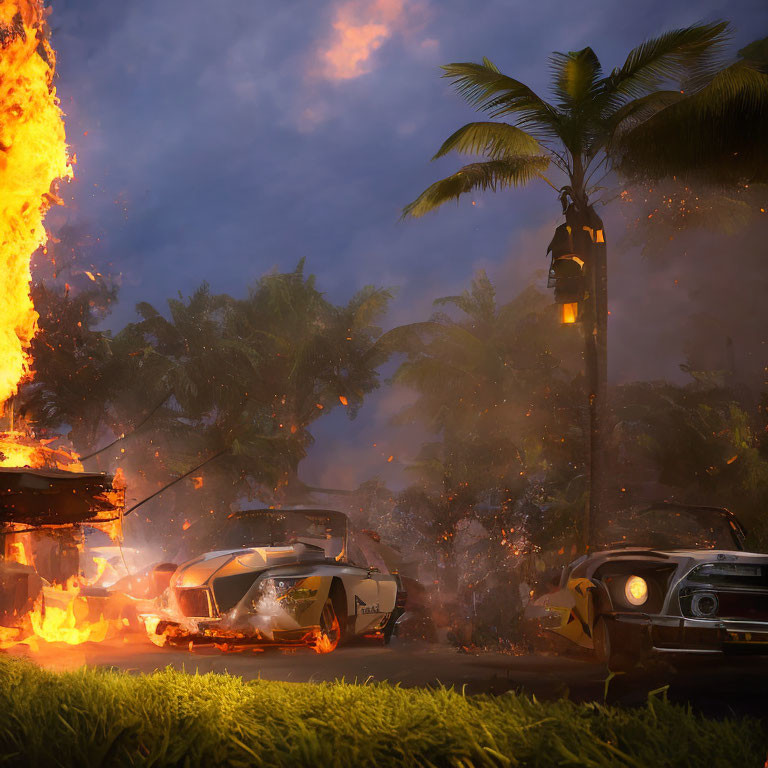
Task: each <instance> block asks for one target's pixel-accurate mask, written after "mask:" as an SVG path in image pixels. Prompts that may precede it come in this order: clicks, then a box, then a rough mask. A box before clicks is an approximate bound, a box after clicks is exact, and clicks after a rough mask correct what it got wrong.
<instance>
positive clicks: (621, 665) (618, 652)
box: [592, 616, 635, 672]
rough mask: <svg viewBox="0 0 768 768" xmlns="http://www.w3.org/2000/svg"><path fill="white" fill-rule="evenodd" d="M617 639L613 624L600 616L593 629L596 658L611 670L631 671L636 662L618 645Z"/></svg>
mask: <svg viewBox="0 0 768 768" xmlns="http://www.w3.org/2000/svg"><path fill="white" fill-rule="evenodd" d="M616 640H617V638H616V631H615V629H614V626H613V624H612V623H611V622H610V621H607V620H606V618H605V617H604V616H598V617H597V621H595V625H594V627H593V629H592V642H593V644H594V649H595V658H596V659H597V661H598V662H599V663H600V664H603V665H605V666H606V667H607V668H608V670H609V671H610V672H629V671H630V670H632V669H634V667H635V662H634V661H633V660H632V658H631V655H629V654H627V653H626V652H625V651H624V649H620V648H619V647H617V642H616Z"/></svg>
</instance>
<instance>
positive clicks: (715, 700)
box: [9, 638, 768, 717]
mask: <svg viewBox="0 0 768 768" xmlns="http://www.w3.org/2000/svg"><path fill="white" fill-rule="evenodd" d="M9 653H12V654H13V655H16V656H26V657H29V658H32V659H34V660H35V661H36V662H37V663H39V664H41V665H43V666H45V667H48V668H51V669H57V670H63V669H74V668H78V667H80V666H82V665H84V664H85V665H88V666H94V667H115V668H118V669H122V670H126V671H129V672H132V673H146V672H152V671H154V670H157V669H164V668H165V667H168V666H171V667H174V668H176V669H180V670H186V671H187V672H199V673H206V672H216V673H224V672H228V673H230V674H233V675H238V676H241V677H243V678H244V679H247V680H252V679H257V678H261V679H264V680H286V681H293V682H322V681H332V680H338V679H344V680H346V681H347V682H358V683H363V682H366V681H382V680H388V681H389V682H391V683H400V684H401V685H402V686H405V687H412V686H433V685H445V686H453V687H455V688H457V689H462V688H463V689H464V690H465V691H466V692H467V693H468V694H475V693H491V694H499V693H504V692H505V691H509V690H518V691H522V692H525V693H528V694H532V695H535V696H536V697H538V698H540V699H552V698H558V697H561V696H568V697H569V698H571V699H573V700H574V701H600V702H603V701H607V702H608V703H611V704H617V705H624V706H635V705H638V704H642V703H643V702H644V701H645V700H646V697H647V695H648V693H649V692H650V691H652V690H654V689H658V688H660V687H662V686H669V688H668V695H669V697H670V698H671V699H672V700H674V701H678V702H681V703H690V704H691V705H692V706H693V707H694V709H696V710H697V711H699V712H702V713H704V714H708V715H713V716H717V717H727V716H728V715H731V714H744V713H746V714H751V715H756V716H760V717H763V716H766V715H768V705H766V703H765V698H766V691H767V690H768V659H763V660H761V659H756V658H752V659H736V660H734V659H731V660H715V659H713V658H712V657H697V658H694V659H691V660H689V661H687V662H686V663H685V664H684V665H679V666H677V667H675V668H673V667H672V666H670V665H663V666H662V665H658V666H656V667H654V668H651V669H650V670H649V669H645V670H642V671H639V672H636V673H632V674H629V675H626V674H622V675H617V676H615V677H613V678H612V679H611V680H610V681H609V684H608V696H607V699H606V698H605V689H606V676H607V673H606V671H605V670H604V669H603V668H601V667H600V666H599V665H596V664H594V663H590V662H588V661H584V660H578V659H571V658H562V657H557V656H544V655H526V656H514V655H511V654H504V653H495V652H488V651H486V652H477V653H464V652H459V651H457V650H456V649H455V648H452V647H449V646H445V645H415V644H411V643H408V644H406V643H398V642H397V639H395V640H394V641H393V643H392V645H390V646H388V647H385V646H380V645H372V646H370V645H369V646H364V645H361V646H351V647H343V648H338V649H336V650H335V651H333V652H332V653H329V654H322V655H319V654H316V653H314V651H312V650H310V649H306V648H298V649H295V650H293V649H291V650H280V649H272V648H270V649H266V650H262V651H255V650H253V648H245V649H242V650H237V651H227V652H225V651H221V650H218V649H216V648H213V647H212V646H196V647H195V648H193V650H192V651H189V650H187V649H178V648H159V647H157V646H154V645H152V644H151V643H149V642H147V641H146V639H144V638H125V639H124V641H122V642H116V641H113V642H106V643H101V644H91V643H88V644H84V645H81V646H62V645H60V644H56V645H49V646H46V647H42V648H41V649H40V650H39V651H38V652H37V653H34V654H33V653H31V652H30V651H29V649H27V648H26V646H19V647H17V648H15V649H12V650H11V651H9Z"/></svg>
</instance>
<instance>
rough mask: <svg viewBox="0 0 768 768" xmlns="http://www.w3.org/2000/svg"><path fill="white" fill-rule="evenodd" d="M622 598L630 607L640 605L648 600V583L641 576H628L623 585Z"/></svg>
mask: <svg viewBox="0 0 768 768" xmlns="http://www.w3.org/2000/svg"><path fill="white" fill-rule="evenodd" d="M624 597H626V598H627V602H628V603H629V604H630V605H642V604H643V603H644V602H645V601H646V600H647V599H648V583H647V582H646V580H645V579H644V578H642V576H630V577H629V578H628V579H627V583H626V584H625V585H624Z"/></svg>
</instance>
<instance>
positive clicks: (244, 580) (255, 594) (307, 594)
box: [155, 509, 404, 650]
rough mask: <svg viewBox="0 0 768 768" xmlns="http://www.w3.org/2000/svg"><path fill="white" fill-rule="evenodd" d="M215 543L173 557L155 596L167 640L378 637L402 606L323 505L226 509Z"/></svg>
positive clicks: (332, 641)
mask: <svg viewBox="0 0 768 768" xmlns="http://www.w3.org/2000/svg"><path fill="white" fill-rule="evenodd" d="M227 523H228V524H227V525H226V526H225V530H224V531H223V536H222V540H221V541H220V542H219V543H218V544H219V548H218V549H216V550H215V551H212V552H207V553H205V554H203V555H201V556H199V557H196V558H194V559H192V560H189V561H188V562H185V563H182V564H181V565H180V566H179V567H178V568H177V569H176V571H175V572H174V573H173V575H172V576H171V578H170V585H169V588H168V589H167V590H166V591H165V593H164V595H163V597H162V598H161V600H162V604H161V606H160V609H159V611H158V619H159V620H158V621H157V626H156V630H155V631H156V632H157V633H158V634H164V635H165V636H166V637H168V638H170V639H171V641H182V642H187V641H189V640H193V641H194V640H196V639H197V640H204V639H209V640H221V641H228V640H230V641H233V642H260V643H273V644H280V645H286V644H302V643H304V644H315V643H317V642H322V643H324V647H325V649H326V650H332V649H333V648H335V646H336V645H337V644H338V643H339V642H341V641H343V640H345V639H347V638H350V637H354V636H367V637H379V638H382V639H383V640H384V641H385V642H387V641H388V640H389V638H390V636H391V634H392V629H393V627H394V624H395V622H396V621H397V618H398V617H399V615H400V614H401V613H402V607H403V603H404V593H403V591H402V589H399V584H400V582H399V579H398V577H397V576H396V575H393V574H390V573H384V572H382V571H381V570H380V569H379V567H377V566H374V565H373V563H372V562H371V561H372V560H374V559H375V557H374V555H371V556H370V557H366V554H365V546H366V545H365V541H361V542H359V543H358V545H357V546H355V547H354V548H355V550H356V555H357V556H356V558H355V559H356V560H358V562H360V561H362V560H363V559H365V560H367V562H366V564H365V565H357V564H355V563H354V562H353V561H352V558H351V556H350V546H351V543H350V541H349V536H348V524H347V518H346V516H345V515H343V514H342V513H341V512H335V511H332V510H316V509H307V510H272V509H270V510H263V509H260V510H249V511H244V512H237V513H234V514H233V515H231V516H230V519H229V520H228V521H227Z"/></svg>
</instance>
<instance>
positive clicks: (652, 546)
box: [524, 503, 768, 669]
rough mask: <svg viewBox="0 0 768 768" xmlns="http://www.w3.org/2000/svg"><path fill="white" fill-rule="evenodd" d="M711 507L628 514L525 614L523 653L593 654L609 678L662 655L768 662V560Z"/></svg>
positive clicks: (662, 507)
mask: <svg viewBox="0 0 768 768" xmlns="http://www.w3.org/2000/svg"><path fill="white" fill-rule="evenodd" d="M744 541H745V531H744V529H743V527H742V526H741V524H740V523H739V521H738V520H737V518H736V517H735V515H733V514H732V513H731V512H729V511H728V510H727V509H723V508H719V507H700V506H687V505H683V504H674V503H660V504H653V505H650V506H642V507H638V508H634V509H630V510H626V511H624V512H623V513H621V514H620V515H616V520H614V521H612V522H611V523H610V524H609V525H608V526H606V528H605V531H604V537H603V541H602V542H601V543H600V546H599V547H598V548H597V549H596V551H594V552H592V553H590V554H588V555H583V556H581V557H579V558H578V559H577V560H575V561H573V562H572V563H570V564H569V565H567V566H565V567H564V568H563V569H562V571H561V573H560V574H559V577H558V578H556V579H553V580H552V581H551V582H550V584H549V585H548V588H547V591H546V593H544V594H539V595H538V596H536V597H535V599H533V600H532V601H531V602H530V603H529V604H528V606H527V608H526V609H525V613H524V622H525V628H526V633H527V636H528V638H529V641H530V642H531V644H532V645H533V646H534V647H536V645H538V644H540V643H542V642H547V643H548V644H549V645H550V647H551V646H552V645H554V646H556V647H558V648H561V649H567V648H568V647H570V648H581V649H583V650H587V651H591V652H592V653H593V654H594V655H595V656H596V657H597V659H599V660H600V661H602V662H604V663H605V664H607V665H608V667H609V668H613V669H624V668H632V667H634V666H636V665H637V664H639V663H640V662H642V661H643V660H644V659H647V658H649V657H652V656H660V655H664V654H673V655H674V654H703V655H707V654H726V653H734V654H736V653H754V654H763V655H766V654H768V555H765V554H757V553H753V552H746V551H744Z"/></svg>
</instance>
